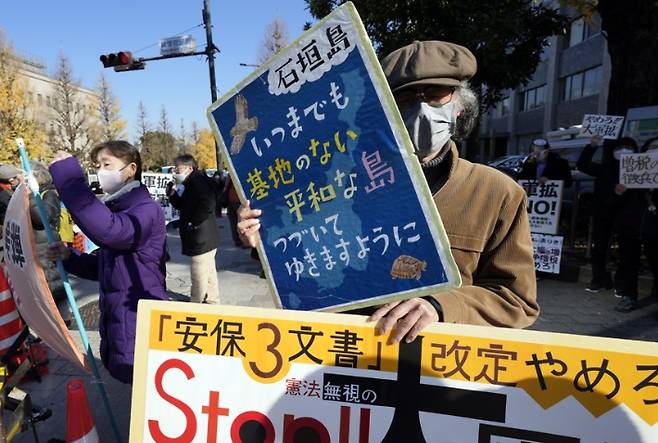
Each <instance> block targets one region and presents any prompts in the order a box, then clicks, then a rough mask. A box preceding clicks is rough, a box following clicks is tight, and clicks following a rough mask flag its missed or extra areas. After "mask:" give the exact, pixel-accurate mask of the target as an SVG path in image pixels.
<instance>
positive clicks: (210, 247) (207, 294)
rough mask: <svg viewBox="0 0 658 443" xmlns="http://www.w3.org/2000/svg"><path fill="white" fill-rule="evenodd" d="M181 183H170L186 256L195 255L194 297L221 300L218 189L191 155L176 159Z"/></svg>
mask: <svg viewBox="0 0 658 443" xmlns="http://www.w3.org/2000/svg"><path fill="white" fill-rule="evenodd" d="M174 165H176V182H177V183H178V186H177V187H176V188H174V187H173V186H168V189H167V194H168V195H169V202H170V203H171V205H172V206H173V207H174V208H175V209H178V210H179V211H180V221H179V225H178V229H179V232H180V239H181V246H182V250H183V251H182V252H183V255H187V256H190V257H192V266H191V270H190V272H191V274H192V289H191V292H190V299H191V300H192V301H193V302H197V303H211V304H215V303H219V286H218V283H217V269H216V267H215V254H216V253H217V247H218V246H219V227H218V226H217V219H216V218H215V205H216V200H215V190H214V187H213V183H212V181H211V179H210V178H208V177H207V176H206V174H204V173H203V172H201V171H199V170H198V169H197V164H196V160H194V157H192V156H191V155H189V154H184V155H179V156H178V157H176V159H175V160H174Z"/></svg>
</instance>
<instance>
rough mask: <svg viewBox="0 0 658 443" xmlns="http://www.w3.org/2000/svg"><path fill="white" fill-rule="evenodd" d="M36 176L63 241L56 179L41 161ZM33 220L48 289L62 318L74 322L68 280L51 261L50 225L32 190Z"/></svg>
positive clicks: (52, 224) (34, 164)
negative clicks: (64, 279)
mask: <svg viewBox="0 0 658 443" xmlns="http://www.w3.org/2000/svg"><path fill="white" fill-rule="evenodd" d="M30 166H31V168H32V175H33V176H34V178H35V179H36V181H37V183H38V184H39V194H40V195H41V200H42V201H43V206H44V208H45V210H46V217H48V224H49V225H50V229H51V231H52V233H53V235H54V236H55V238H56V240H57V241H59V240H60V237H59V228H60V217H61V214H60V201H59V195H58V194H57V190H56V189H55V186H54V185H53V178H52V176H51V175H50V172H48V169H47V168H46V166H45V165H44V164H43V163H41V162H37V161H31V162H30ZM30 219H31V221H32V229H33V231H34V241H35V243H36V250H37V256H38V257H39V261H40V262H41V267H42V268H43V272H44V274H45V276H46V282H48V288H49V289H50V293H51V294H52V296H53V299H54V300H55V304H56V305H57V309H58V310H59V313H60V315H61V316H62V319H63V320H64V322H65V323H66V325H67V326H69V325H70V323H71V308H70V307H69V303H68V300H67V298H66V291H65V290H64V283H63V282H62V278H61V276H60V275H59V271H58V270H57V265H56V264H55V262H53V261H52V260H48V235H47V234H46V228H45V227H44V225H43V222H42V220H41V215H40V214H39V209H38V207H37V202H36V198H35V197H34V195H33V194H32V193H30Z"/></svg>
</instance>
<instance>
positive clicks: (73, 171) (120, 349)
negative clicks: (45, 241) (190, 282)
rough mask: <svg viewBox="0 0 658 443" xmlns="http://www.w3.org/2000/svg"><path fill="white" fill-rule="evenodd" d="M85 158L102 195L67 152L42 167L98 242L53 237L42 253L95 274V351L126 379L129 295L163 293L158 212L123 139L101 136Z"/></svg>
mask: <svg viewBox="0 0 658 443" xmlns="http://www.w3.org/2000/svg"><path fill="white" fill-rule="evenodd" d="M91 158H92V159H93V160H94V161H96V162H97V163H99V165H100V166H99V170H98V178H99V181H100V184H101V186H102V187H103V189H104V190H105V192H106V193H107V195H106V196H105V197H104V199H103V201H101V200H99V199H98V198H97V197H96V196H95V195H94V194H93V193H92V191H91V189H89V186H87V179H86V177H85V174H84V172H83V171H82V168H81V167H80V163H79V162H78V160H77V159H76V158H75V157H72V156H71V155H70V154H68V153H66V152H63V151H60V152H58V153H57V155H55V159H54V161H53V163H52V164H51V165H50V173H51V175H52V177H53V182H54V184H55V188H56V189H57V191H58V192H59V195H60V198H61V199H62V201H63V202H64V204H65V205H66V207H67V208H68V210H69V212H70V213H71V216H72V217H73V220H74V221H75V223H76V224H77V225H78V227H79V228H80V229H81V230H82V232H83V233H84V234H85V235H86V236H87V237H89V238H90V239H91V240H92V241H93V242H94V243H95V244H96V245H98V246H99V250H98V251H97V253H96V254H94V255H92V254H79V253H77V252H75V251H74V250H72V249H69V248H67V247H66V246H65V245H64V244H63V243H56V244H52V245H50V247H49V249H48V251H49V258H50V259H51V260H54V259H56V258H60V259H62V260H63V262H64V267H65V268H66V270H67V271H68V272H70V273H72V274H75V275H77V276H79V277H82V278H86V279H89V280H98V282H99V286H100V298H99V307H100V329H99V332H100V336H101V346H100V353H101V359H102V361H103V364H104V365H105V367H106V368H107V369H108V371H109V372H110V374H111V375H112V377H114V378H116V379H117V380H119V381H122V382H124V383H131V382H132V378H133V360H134V352H135V329H136V326H137V324H136V323H137V303H138V302H139V300H143V299H156V300H167V299H168V297H167V294H166V291H165V243H166V232H165V220H164V213H163V212H162V208H161V207H160V205H159V204H158V203H157V202H156V201H154V200H153V199H152V198H151V196H150V195H149V191H148V189H147V188H146V186H144V185H143V184H141V182H140V180H141V174H142V161H141V158H140V155H139V151H137V149H136V148H135V147H133V146H132V145H131V144H130V143H127V142H125V141H108V142H105V143H101V144H100V145H97V146H95V147H94V148H93V149H92V151H91Z"/></svg>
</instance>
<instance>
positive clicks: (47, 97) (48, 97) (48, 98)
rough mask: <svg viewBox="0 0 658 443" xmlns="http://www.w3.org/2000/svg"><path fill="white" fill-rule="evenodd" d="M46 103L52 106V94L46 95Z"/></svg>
mask: <svg viewBox="0 0 658 443" xmlns="http://www.w3.org/2000/svg"><path fill="white" fill-rule="evenodd" d="M46 104H47V105H48V107H50V96H49V95H47V96H46Z"/></svg>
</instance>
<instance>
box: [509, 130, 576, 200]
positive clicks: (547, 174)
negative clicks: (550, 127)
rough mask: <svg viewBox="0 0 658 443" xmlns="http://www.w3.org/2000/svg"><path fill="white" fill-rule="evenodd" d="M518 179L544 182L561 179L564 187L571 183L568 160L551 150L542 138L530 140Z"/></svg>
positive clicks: (569, 185)
mask: <svg viewBox="0 0 658 443" xmlns="http://www.w3.org/2000/svg"><path fill="white" fill-rule="evenodd" d="M519 180H537V181H539V183H541V184H544V183H546V181H548V180H562V181H564V187H565V188H569V187H571V184H572V178H571V167H570V166H569V162H568V161H566V160H565V159H563V158H562V157H560V154H558V153H556V152H552V151H551V147H550V145H549V144H548V141H546V140H545V139H543V138H538V139H536V140H534V141H533V142H532V147H531V152H530V157H529V158H528V160H526V162H525V163H524V164H523V168H522V169H521V172H520V173H519Z"/></svg>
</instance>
